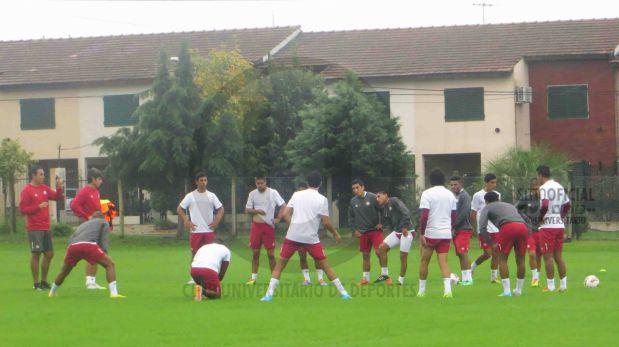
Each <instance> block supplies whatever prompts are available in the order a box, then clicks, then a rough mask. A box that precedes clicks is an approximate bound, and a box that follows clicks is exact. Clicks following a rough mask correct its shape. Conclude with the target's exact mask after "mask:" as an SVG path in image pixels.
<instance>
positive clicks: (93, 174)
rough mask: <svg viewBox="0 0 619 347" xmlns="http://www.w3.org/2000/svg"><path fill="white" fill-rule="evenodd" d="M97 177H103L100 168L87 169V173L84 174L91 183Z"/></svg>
mask: <svg viewBox="0 0 619 347" xmlns="http://www.w3.org/2000/svg"><path fill="white" fill-rule="evenodd" d="M97 178H103V173H102V172H101V170H99V169H97V168H94V167H93V168H91V169H90V170H88V175H86V180H87V181H88V183H92V182H93V181H94V180H96V179H97Z"/></svg>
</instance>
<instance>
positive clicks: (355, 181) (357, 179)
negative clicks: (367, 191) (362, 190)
mask: <svg viewBox="0 0 619 347" xmlns="http://www.w3.org/2000/svg"><path fill="white" fill-rule="evenodd" d="M355 184H358V185H360V186H362V187H365V184H363V181H362V180H360V179H359V178H355V179H354V180H352V183H351V184H350V185H351V186H354V185H355Z"/></svg>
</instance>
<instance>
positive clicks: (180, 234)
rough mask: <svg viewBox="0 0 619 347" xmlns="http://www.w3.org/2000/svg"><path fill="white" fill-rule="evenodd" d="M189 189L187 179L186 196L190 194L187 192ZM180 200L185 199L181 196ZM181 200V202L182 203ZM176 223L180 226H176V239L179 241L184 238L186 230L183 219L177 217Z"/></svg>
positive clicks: (185, 184) (185, 183)
mask: <svg viewBox="0 0 619 347" xmlns="http://www.w3.org/2000/svg"><path fill="white" fill-rule="evenodd" d="M188 189H189V188H188V187H187V179H185V182H184V191H185V194H187V193H188V192H187V190H188ZM180 199H181V200H182V199H183V196H182V194H181V197H180ZM181 200H179V201H181ZM176 223H178V224H176V238H177V239H178V240H181V239H182V238H183V234H184V233H185V229H184V227H183V220H182V219H181V216H179V215H176Z"/></svg>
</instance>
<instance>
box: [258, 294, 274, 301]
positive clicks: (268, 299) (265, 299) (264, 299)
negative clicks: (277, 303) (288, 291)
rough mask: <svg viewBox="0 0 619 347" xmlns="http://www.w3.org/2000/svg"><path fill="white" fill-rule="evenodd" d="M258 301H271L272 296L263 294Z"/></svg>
mask: <svg viewBox="0 0 619 347" xmlns="http://www.w3.org/2000/svg"><path fill="white" fill-rule="evenodd" d="M260 301H262V302H271V301H273V296H271V295H265V296H263V297H262V299H260Z"/></svg>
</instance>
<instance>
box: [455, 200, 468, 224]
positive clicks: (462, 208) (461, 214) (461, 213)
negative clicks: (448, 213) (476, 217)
mask: <svg viewBox="0 0 619 347" xmlns="http://www.w3.org/2000/svg"><path fill="white" fill-rule="evenodd" d="M470 210H471V199H467V198H466V197H465V196H464V195H462V194H460V196H459V197H458V208H457V211H458V215H457V216H456V221H455V222H454V225H459V224H460V223H462V222H464V221H465V220H466V217H468V214H469V211H470Z"/></svg>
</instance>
